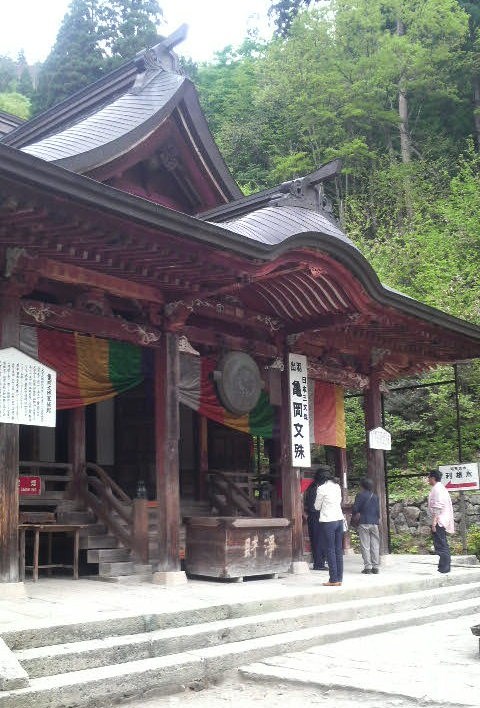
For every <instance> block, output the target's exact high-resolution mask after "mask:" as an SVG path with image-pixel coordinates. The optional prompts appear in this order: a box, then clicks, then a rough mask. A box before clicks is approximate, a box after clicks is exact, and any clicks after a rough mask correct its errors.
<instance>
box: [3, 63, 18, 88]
mask: <svg viewBox="0 0 480 708" xmlns="http://www.w3.org/2000/svg"><path fill="white" fill-rule="evenodd" d="M16 72H17V68H16V66H15V62H14V61H13V59H11V58H10V57H7V56H1V55H0V92H2V93H4V92H6V91H12V90H13V89H14V87H15V78H16Z"/></svg>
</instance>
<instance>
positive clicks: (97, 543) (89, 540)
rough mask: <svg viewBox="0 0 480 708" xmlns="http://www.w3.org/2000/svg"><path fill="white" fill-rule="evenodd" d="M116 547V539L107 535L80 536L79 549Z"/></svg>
mask: <svg viewBox="0 0 480 708" xmlns="http://www.w3.org/2000/svg"><path fill="white" fill-rule="evenodd" d="M117 545H118V541H117V539H116V538H115V537H114V536H110V535H109V534H104V535H100V534H99V535H98V536H97V535H92V534H91V533H89V534H88V535H86V536H80V548H86V549H90V548H116V547H117Z"/></svg>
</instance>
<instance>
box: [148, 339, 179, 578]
mask: <svg viewBox="0 0 480 708" xmlns="http://www.w3.org/2000/svg"><path fill="white" fill-rule="evenodd" d="M179 373H180V359H179V352H178V337H177V336H176V335H175V334H171V333H169V332H167V333H165V334H164V336H163V337H162V340H161V347H160V349H157V350H156V351H155V374H154V392H155V446H156V452H155V459H156V462H155V464H156V479H157V500H158V558H159V564H158V568H157V570H158V571H160V572H172V571H174V572H178V571H179V570H180V543H179V526H180V480H179V474H180V465H179V457H178V441H179V438H180V414H179V403H178V381H179Z"/></svg>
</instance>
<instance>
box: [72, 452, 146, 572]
mask: <svg viewBox="0 0 480 708" xmlns="http://www.w3.org/2000/svg"><path fill="white" fill-rule="evenodd" d="M80 482H81V483H80V485H79V489H78V493H79V495H80V496H81V497H82V499H83V502H84V503H85V504H86V506H87V507H89V508H90V509H91V510H92V511H93V512H94V513H95V515H96V516H97V518H98V519H99V520H100V521H101V522H102V523H104V524H105V525H106V527H107V528H108V530H109V531H110V532H111V533H112V534H113V535H114V536H115V538H117V539H118V540H119V541H120V542H121V543H122V544H123V545H124V546H125V547H126V548H128V549H130V550H131V551H133V553H134V554H135V555H136V556H137V558H140V559H141V560H142V562H147V560H148V558H147V557H146V556H148V538H147V539H146V541H145V534H144V531H143V529H142V528H141V527H142V526H144V525H145V524H144V522H143V521H142V522H141V523H140V526H139V517H138V514H137V515H135V514H134V513H133V501H132V500H131V499H130V497H129V496H128V495H127V494H125V492H124V491H123V489H121V487H119V486H118V484H117V483H116V482H114V481H113V479H112V478H111V477H110V476H109V475H108V474H107V472H105V470H104V469H102V468H101V467H100V466H99V465H96V464H95V463H94V462H87V464H86V465H85V467H84V469H83V470H82V471H81V473H80ZM114 513H117V514H118V516H120V518H121V519H122V520H123V521H124V522H125V526H123V525H122V524H121V523H119V522H118V521H117V520H116V519H115V518H114V517H113V514H114Z"/></svg>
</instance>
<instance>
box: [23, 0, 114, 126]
mask: <svg viewBox="0 0 480 708" xmlns="http://www.w3.org/2000/svg"><path fill="white" fill-rule="evenodd" d="M103 19H104V17H103V10H102V7H101V5H100V0H72V1H71V3H70V5H69V8H68V12H67V14H66V15H65V17H64V18H63V21H62V24H61V26H60V29H59V31H58V34H57V38H56V41H55V44H54V46H53V48H52V51H51V52H50V54H49V55H48V57H47V59H46V60H45V62H44V64H43V65H42V68H41V70H40V72H39V76H38V87H37V92H36V94H35V96H34V99H33V109H34V113H39V112H40V111H42V110H45V109H46V108H49V107H50V106H52V105H53V104H55V103H59V102H60V101H62V100H64V99H65V98H67V96H70V95H71V94H72V93H74V92H75V91H78V90H79V89H81V88H83V87H84V86H88V85H89V84H91V83H92V82H93V81H95V80H96V79H98V78H100V76H101V75H102V73H103V70H104V65H105V62H104V53H103V51H102V49H101V47H100V43H101V42H102V41H104V40H105V37H104V32H103Z"/></svg>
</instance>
